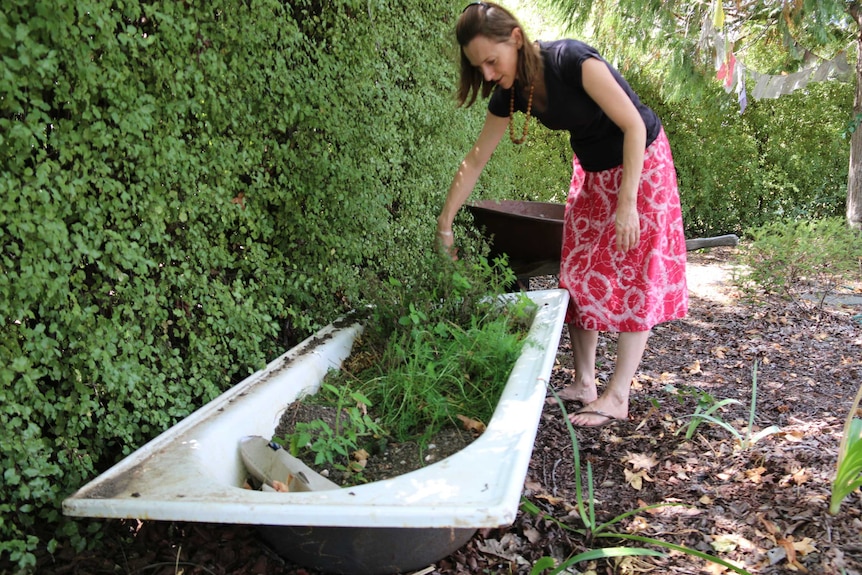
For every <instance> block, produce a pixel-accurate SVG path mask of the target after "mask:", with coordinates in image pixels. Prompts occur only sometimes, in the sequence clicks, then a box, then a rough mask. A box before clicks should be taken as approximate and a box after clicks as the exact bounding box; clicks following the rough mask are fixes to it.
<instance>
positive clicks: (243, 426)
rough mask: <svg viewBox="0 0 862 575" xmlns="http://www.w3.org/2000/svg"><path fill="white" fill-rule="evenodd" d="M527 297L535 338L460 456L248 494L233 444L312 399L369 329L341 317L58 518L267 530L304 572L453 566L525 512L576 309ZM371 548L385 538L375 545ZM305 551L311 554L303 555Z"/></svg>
mask: <svg viewBox="0 0 862 575" xmlns="http://www.w3.org/2000/svg"><path fill="white" fill-rule="evenodd" d="M526 295H527V296H529V297H530V298H531V299H532V300H533V301H534V302H535V303H536V304H538V308H537V312H536V314H535V316H534V318H533V322H532V325H531V328H530V331H529V334H528V338H527V342H526V344H525V345H524V348H523V351H522V353H521V356H520V357H519V359H518V360H517V362H516V364H515V366H514V368H513V369H512V372H511V375H510V377H509V379H508V381H507V383H506V386H505V388H504V390H503V393H502V397H501V399H500V402H499V404H498V406H497V408H496V410H495V412H494V415H493V417H492V419H491V421H490V422H489V423H488V427H487V430H486V431H485V433H484V434H482V436H481V437H479V438H478V439H477V440H476V441H474V442H473V443H472V444H471V445H469V446H468V447H467V448H466V449H464V450H462V451H461V452H459V453H456V454H454V455H452V456H450V457H448V458H446V459H443V460H441V461H439V462H437V463H434V464H433V465H430V466H428V467H425V468H422V469H419V470H417V471H414V472H411V473H408V474H405V475H402V476H399V477H396V478H393V479H389V480H385V481H378V482H374V483H369V484H366V485H361V486H357V487H350V488H344V489H338V490H333V491H316V492H299V493H273V492H263V491H251V490H247V489H243V488H242V485H243V483H244V481H245V479H246V476H247V472H246V469H245V467H244V465H243V463H242V459H241V457H240V455H239V449H238V443H239V440H240V439H241V438H243V437H245V436H249V435H260V436H263V437H271V436H272V435H273V433H274V431H275V427H276V426H277V425H278V423H279V420H280V417H281V415H282V413H283V412H284V410H285V408H286V407H287V405H289V404H290V403H291V402H292V401H293V400H294V399H296V398H297V397H298V396H300V395H301V394H304V393H314V392H315V391H316V390H317V389H318V387H319V385H320V382H321V381H322V379H323V377H324V376H325V375H326V373H327V372H328V371H329V370H330V369H335V368H338V366H339V365H340V364H341V362H342V360H343V359H344V358H345V357H347V355H348V354H349V353H350V348H351V345H352V342H353V340H354V338H355V337H356V336H357V335H358V334H359V333H360V332H361V330H362V328H361V326H359V325H357V324H350V323H349V322H347V321H346V320H343V321H341V322H336V323H334V324H332V325H330V326H327V327H326V328H324V329H323V330H321V331H320V332H318V333H317V334H315V335H314V336H312V337H311V338H309V339H307V340H306V341H304V342H302V343H301V344H300V345H298V346H296V347H295V348H293V349H291V350H290V351H288V352H287V353H285V354H284V355H282V356H281V357H279V358H278V359H276V360H274V361H273V362H271V363H270V364H269V365H268V366H267V367H266V368H265V369H263V370H261V371H259V372H257V373H255V374H253V375H251V376H250V377H248V378H247V379H245V380H244V381H242V382H240V383H239V384H237V385H236V386H234V387H233V388H231V389H230V390H228V391H226V392H225V393H223V394H222V395H220V396H219V397H217V398H216V399H214V400H213V401H211V402H210V403H208V404H207V405H205V406H204V407H202V408H201V409H199V410H198V411H196V412H194V413H193V414H191V415H190V416H189V417H187V418H186V419H184V420H183V421H181V422H180V423H178V424H177V425H175V426H173V427H172V428H170V429H168V430H167V431H165V432H164V433H162V434H161V435H159V436H158V437H156V438H155V439H153V440H152V441H150V442H149V443H147V444H146V445H144V446H143V447H141V448H140V449H138V450H137V451H135V452H134V453H132V454H131V455H129V456H128V457H126V458H125V459H124V460H123V461H121V462H120V463H118V464H117V465H115V466H114V467H112V468H111V469H109V470H108V471H106V472H105V473H103V474H102V475H100V476H99V477H97V478H96V479H94V480H93V481H91V482H90V483H88V484H87V485H85V486H84V487H82V488H81V489H80V490H79V491H78V492H76V493H75V494H73V495H72V496H70V497H69V498H68V499H66V500H65V501H64V502H63V513H64V514H66V515H70V516H77V517H105V518H139V519H149V520H175V521H198V522H207V523H238V524H249V525H256V526H268V527H266V528H264V529H263V530H262V532H263V534H264V537H265V538H266V539H267V540H268V541H269V542H270V543H271V544H273V545H274V546H275V547H276V548H277V550H278V551H279V552H280V553H282V554H284V555H286V556H288V557H289V558H292V559H294V560H297V562H304V563H306V564H307V563H309V562H310V561H312V560H314V557H316V556H319V555H325V556H329V555H331V554H334V555H338V554H339V552H341V551H343V552H344V553H346V556H345V557H344V558H342V559H337V560H333V561H335V563H332V564H329V563H327V564H323V565H321V564H315V565H309V566H312V567H316V568H323V569H326V570H328V571H331V572H342V573H386V572H392V571H396V570H407V569H412V568H414V567H413V566H411V565H412V564H413V563H416V564H417V565H418V566H422V565H427V564H428V563H430V562H433V561H436V560H437V559H440V558H442V557H445V556H446V555H448V554H449V553H451V552H452V551H454V550H455V549H457V548H458V547H460V546H461V545H463V544H464V543H465V542H466V541H467V540H468V539H469V538H470V536H471V535H472V534H473V532H475V530H476V529H477V528H479V527H497V526H502V525H509V524H511V523H512V522H513V521H514V519H515V516H516V513H517V510H518V505H519V502H520V496H521V490H522V487H523V482H524V478H525V476H526V473H527V467H528V465H529V461H530V454H531V452H532V447H533V441H534V439H535V435H536V428H537V426H538V422H539V418H540V415H541V412H542V406H543V404H544V400H545V396H546V384H547V382H548V379H549V378H550V373H551V369H552V367H553V365H554V361H555V358H556V351H557V346H558V344H559V338H560V333H561V330H562V326H563V319H564V315H565V310H566V306H567V304H568V293H567V292H566V291H564V290H545V291H535V292H526ZM278 526H284V527H283V528H279V527H278ZM317 528H320V529H317ZM303 537H304V538H305V541H303V540H302V539H303ZM321 538H331V539H332V543H331V544H330V545H331V546H332V549H323V550H322V548H321V547H320V545H321V543H320V540H321ZM368 538H371V539H375V540H378V541H381V542H382V544H381V545H379V547H380V549H379V550H377V551H375V550H374V549H373V548H374V547H375V545H374V544H372V543H370V542H369V541H367V540H366V539H368ZM309 541H310V542H312V543H311V545H312V547H308V546H306V547H305V551H303V545H305V544H306V543H308V542H309ZM435 541H437V542H438V543H439V544H438V543H435ZM354 545H355V546H356V548H357V549H355V550H351V549H350V548H351V547H352V546H354ZM416 545H418V546H419V548H417V547H416ZM399 547H401V548H403V549H400V550H399V549H398V548H399ZM363 548H364V549H366V550H365V551H362V549H363ZM423 549H424V550H425V551H427V552H425V551H423ZM407 550H409V551H410V553H409V554H408V555H409V560H408V563H407V564H405V563H404V562H403V558H402V559H401V562H398V561H399V559H398V558H397V557H395V555H396V554H397V553H398V552H399V551H400V552H401V553H403V552H404V551H407ZM357 553H366V554H370V555H374V556H373V557H372V556H369V557H357V556H356V554H357ZM380 553H382V554H383V557H377V556H376V555H379V554H380ZM309 554H310V555H311V557H306V555H309ZM342 563H345V564H346V563H350V564H352V566H350V567H344V568H342V567H339V565H341V564H342Z"/></svg>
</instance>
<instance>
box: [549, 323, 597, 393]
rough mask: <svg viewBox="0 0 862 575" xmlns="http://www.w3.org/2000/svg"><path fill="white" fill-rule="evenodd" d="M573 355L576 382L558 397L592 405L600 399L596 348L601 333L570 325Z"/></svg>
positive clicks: (563, 390) (564, 389)
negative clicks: (597, 388)
mask: <svg viewBox="0 0 862 575" xmlns="http://www.w3.org/2000/svg"><path fill="white" fill-rule="evenodd" d="M569 338H570V339H571V342H572V355H573V356H574V358H575V381H574V382H573V383H572V384H571V385H567V386H566V387H565V388H563V389H562V390H561V391H560V392H559V393H558V395H559V396H560V397H561V398H562V399H565V400H567V401H580V402H581V403H584V404H586V403H590V402H591V401H595V400H596V398H597V397H598V392H597V391H596V347H597V346H598V343H599V332H597V331H588V330H584V329H578V328H576V327H575V326H574V325H572V324H569Z"/></svg>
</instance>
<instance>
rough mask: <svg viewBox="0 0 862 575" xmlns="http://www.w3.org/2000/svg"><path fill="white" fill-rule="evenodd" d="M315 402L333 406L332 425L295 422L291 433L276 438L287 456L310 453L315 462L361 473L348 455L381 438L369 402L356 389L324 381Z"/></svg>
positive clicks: (321, 422) (322, 422)
mask: <svg viewBox="0 0 862 575" xmlns="http://www.w3.org/2000/svg"><path fill="white" fill-rule="evenodd" d="M318 396H319V397H316V398H315V403H328V404H334V406H335V417H334V422H333V424H332V425H330V424H329V423H327V422H326V421H324V420H322V419H317V420H314V421H309V422H304V421H303V422H298V423H297V424H296V427H295V429H294V432H293V433H292V434H290V435H289V436H287V437H285V438H283V439H281V440H279V439H276V441H278V442H279V443H281V444H282V445H284V446H285V447H286V448H287V449H288V451H289V452H290V454H291V455H293V456H299V455H301V454H302V452H303V451H307V452H309V453H311V454H312V456H313V461H314V464H315V465H322V464H329V465H332V466H333V467H335V468H337V469H341V470H343V471H352V472H361V471H362V468H361V466H359V465H357V464H356V462H355V461H354V460H353V458H352V454H353V453H354V452H356V451H358V450H359V449H361V448H364V447H365V446H367V445H368V444H369V443H371V442H376V441H381V440H385V435H386V433H385V431H384V430H383V428H381V427H380V425H378V424H377V422H375V421H374V420H373V419H372V418H371V417H370V416H369V415H368V407H370V406H371V402H370V401H369V400H368V398H366V397H365V396H364V395H362V394H361V393H359V392H358V391H351V390H349V389H347V388H345V387H336V386H334V385H332V384H330V383H326V382H324V383H323V385H322V389H321V391H320V392H318Z"/></svg>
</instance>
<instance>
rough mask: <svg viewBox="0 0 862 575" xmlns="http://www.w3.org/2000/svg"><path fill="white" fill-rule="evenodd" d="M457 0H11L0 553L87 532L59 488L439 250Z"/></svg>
mask: <svg viewBox="0 0 862 575" xmlns="http://www.w3.org/2000/svg"><path fill="white" fill-rule="evenodd" d="M462 7H463V1H461V0H459V1H458V2H450V1H444V2H432V3H429V2H425V1H423V0H398V1H397V2H395V1H387V0H314V1H312V0H295V1H291V2H284V1H278V0H246V1H244V2H209V1H206V2H204V1H197V0H193V1H181V0H166V1H162V2H155V1H138V0H100V1H98V2H97V1H82V0H76V1H74V2H73V1H71V0H44V1H39V2H32V1H31V0H4V4H3V10H2V11H0V56H2V64H0V162H2V167H3V169H2V172H0V178H2V180H0V192H2V198H3V202H2V203H0V327H2V329H0V429H2V435H0V467H2V470H3V473H2V477H3V479H2V481H0V502H2V503H0V561H4V562H5V561H9V562H10V563H11V564H12V565H18V566H19V567H26V566H28V565H32V562H33V553H34V552H36V551H37V550H38V549H40V548H44V547H45V546H47V548H48V550H49V551H52V550H54V549H55V548H56V547H57V546H58V545H66V544H72V545H76V546H79V547H80V546H83V545H85V544H86V541H87V539H88V538H90V539H92V538H93V537H96V536H97V535H92V534H91V535H88V534H87V533H86V529H84V528H83V527H84V526H85V525H87V522H86V521H71V520H64V519H63V518H62V517H61V515H60V503H61V501H62V499H63V498H64V497H65V496H67V495H69V494H70V493H71V492H72V491H74V490H75V489H76V488H77V487H79V486H80V485H82V484H83V483H85V482H86V481H88V480H89V479H91V478H92V477H93V476H95V475H96V474H97V473H98V472H101V471H103V470H105V469H106V468H107V467H109V466H110V465H111V464H112V463H114V462H115V461H116V460H117V459H118V458H120V457H121V456H123V455H124V454H128V453H130V452H131V451H132V450H134V449H135V448H137V447H138V446H140V445H141V444H143V443H144V442H145V441H146V440H148V439H149V438H151V437H153V436H155V435H156V434H158V433H159V432H161V431H162V430H164V429H166V428H167V427H169V426H170V425H171V424H173V423H174V422H176V421H177V420H178V419H181V418H182V417H183V416H184V415H186V414H188V413H190V412H191V411H193V410H194V409H195V408H197V407H198V406H200V405H202V404H203V403H205V402H206V401H208V400H209V399H211V398H213V397H214V396H216V395H217V394H219V393H220V392H221V391H223V390H224V389H226V388H227V387H228V386H230V385H231V384H233V383H236V382H237V381H238V380H240V379H242V378H243V377H245V376H246V375H248V374H249V373H251V372H253V371H254V370H256V369H258V368H260V367H262V366H263V365H264V363H265V362H266V361H267V360H270V359H272V358H273V357H274V356H275V355H277V354H278V353H280V352H281V351H283V350H285V349H287V348H289V347H291V346H292V345H294V344H295V343H297V342H298V341H299V340H301V339H303V338H304V337H306V336H307V335H309V334H310V333H311V332H312V331H313V330H314V329H315V328H317V327H319V326H321V325H324V324H326V323H328V322H329V321H331V320H332V319H334V318H335V317H336V316H337V315H339V314H340V313H343V312H344V311H345V310H346V309H349V308H352V307H354V306H356V305H358V304H359V303H360V302H361V300H362V294H363V289H364V283H363V276H364V274H367V273H374V274H379V275H383V274H386V273H387V272H389V271H392V270H399V271H401V272H404V271H408V272H409V264H410V262H415V261H417V258H416V257H415V254H417V253H420V252H422V251H427V250H428V249H429V248H430V246H431V242H432V239H433V230H434V223H435V218H436V215H437V211H438V210H439V206H440V204H441V202H442V198H443V196H444V194H445V192H446V189H447V187H448V184H449V181H450V179H451V177H452V174H453V173H454V170H455V168H456V167H457V163H458V162H459V161H460V158H461V156H462V155H463V153H464V152H465V151H466V149H467V147H468V145H469V143H470V142H471V141H472V139H473V138H474V137H475V135H476V133H477V132H478V127H479V123H480V122H481V119H482V117H483V115H484V112H483V111H482V110H480V109H479V108H481V106H477V107H476V109H475V110H472V111H463V110H457V109H456V108H455V100H454V96H453V94H454V85H455V81H456V73H457V67H456V64H455V59H454V55H455V53H456V51H455V50H456V48H455V45H454V40H453V34H452V28H453V26H454V22H455V18H456V17H457V15H458V13H459V12H460V9H461V8H462ZM97 524H98V522H94V523H93V525H97Z"/></svg>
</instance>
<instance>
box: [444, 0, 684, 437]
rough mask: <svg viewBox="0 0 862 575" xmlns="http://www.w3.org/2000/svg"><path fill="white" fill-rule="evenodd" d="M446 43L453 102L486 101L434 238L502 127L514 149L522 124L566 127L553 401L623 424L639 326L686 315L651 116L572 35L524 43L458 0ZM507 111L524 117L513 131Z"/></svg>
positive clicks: (497, 10)
mask: <svg viewBox="0 0 862 575" xmlns="http://www.w3.org/2000/svg"><path fill="white" fill-rule="evenodd" d="M456 36H457V39H458V43H459V45H460V46H461V73H460V87H459V92H458V98H459V103H460V105H467V106H471V105H472V104H473V103H474V102H475V101H476V98H477V96H478V95H479V94H480V93H481V95H482V97H483V98H485V97H488V96H489V95H490V100H489V102H488V114H487V116H486V118H485V124H484V127H483V128H482V131H481V133H480V134H479V137H478V139H477V140H476V143H475V145H474V146H473V148H472V149H471V150H470V151H469V152H468V153H467V156H466V157H465V158H464V161H463V162H462V163H461V166H460V168H459V170H458V171H457V173H456V174H455V177H454V179H453V181H452V185H451V187H450V188H449V192H448V194H447V196H446V201H445V203H444V205H443V209H442V210H441V213H440V216H439V217H438V220H437V240H438V242H439V243H440V244H441V245H442V246H443V247H444V248H445V249H447V250H452V249H453V240H454V237H453V232H452V222H453V220H454V219H455V214H456V213H457V211H458V210H459V209H460V207H461V206H462V205H463V204H464V202H465V201H466V200H467V198H468V197H469V195H470V193H471V192H472V190H473V188H474V186H475V185H476V181H477V180H478V178H479V174H480V173H481V172H482V169H483V168H484V167H485V164H486V163H487V162H488V159H489V158H490V157H491V154H492V153H493V151H494V149H495V148H496V147H497V144H498V143H499V142H500V140H501V139H502V138H503V136H504V134H505V133H506V131H507V129H508V132H509V137H510V139H511V140H512V142H514V143H516V144H520V143H522V142H523V141H524V140H526V138H527V135H528V132H529V122H530V119H531V117H535V118H537V119H538V120H539V121H541V122H542V123H543V124H544V125H545V126H547V127H548V128H551V129H559V130H567V131H569V132H570V142H571V145H572V149H573V151H574V158H573V162H572V164H573V172H574V173H573V176H572V183H571V187H570V188H569V195H568V199H567V201H566V210H565V221H564V224H563V245H562V250H561V265H560V287H562V288H565V289H567V290H568V291H569V293H570V295H571V298H570V305H569V309H568V311H567V315H566V322H567V323H568V324H569V333H570V335H571V341H572V350H573V354H574V363H575V378H574V382H573V383H572V384H571V385H569V386H567V387H566V388H565V389H564V390H562V391H561V392H560V395H561V397H563V398H564V399H567V400H573V401H579V402H581V403H583V404H584V407H583V409H581V410H580V411H578V412H575V413H572V414H571V415H569V418H570V420H571V422H572V423H573V424H574V425H576V426H579V427H600V426H603V425H606V424H608V423H612V422H615V421H618V420H622V419H626V418H627V417H628V407H629V392H630V387H631V381H632V379H633V378H634V376H635V372H636V371H637V368H638V365H639V364H640V361H641V358H642V357H643V352H644V349H645V348H646V343H647V338H648V336H649V332H650V329H651V328H652V327H653V326H654V325H656V324H658V323H661V322H664V321H669V320H673V319H678V318H681V317H683V316H685V314H686V312H687V310H688V289H687V287H686V282H685V238H684V236H683V228H682V215H681V211H680V205H679V194H678V191H677V183H676V172H675V169H674V166H673V159H672V157H671V152H670V146H669V145H668V141H667V138H666V136H665V134H664V130H663V129H662V126H661V121H660V120H659V118H658V117H657V116H656V114H655V113H654V112H653V111H652V110H650V109H649V108H648V107H647V106H645V105H643V104H642V103H641V102H640V99H639V98H638V96H637V95H636V94H635V93H634V91H632V89H631V87H630V86H629V85H628V83H627V82H626V81H625V80H624V79H623V78H622V76H621V75H620V74H619V72H618V71H617V70H615V69H614V68H612V67H611V66H610V65H609V64H608V63H607V62H605V61H604V60H603V59H602V58H601V56H599V54H598V52H596V50H595V49H594V48H592V47H590V46H588V45H586V44H584V43H582V42H578V41H575V40H559V41H555V42H539V43H535V44H534V43H531V42H530V41H529V40H528V38H527V35H526V34H525V33H524V30H523V28H522V27H521V25H520V24H519V23H518V21H517V20H516V19H515V17H514V16H513V15H512V14H511V13H510V12H508V11H507V10H506V9H505V8H503V7H501V6H498V5H497V4H493V3H491V2H474V3H472V4H470V5H468V6H467V7H466V8H465V9H464V11H463V12H462V13H461V16H460V18H459V19H458V23H457V26H456ZM495 88H496V89H495ZM515 110H518V111H521V112H524V113H525V114H526V116H525V123H524V125H523V128H522V129H521V130H520V131H518V130H516V129H515V127H514V123H513V121H512V120H513V118H512V115H513V114H514V111H515ZM518 132H520V133H518ZM599 331H611V332H618V333H619V339H618V343H617V361H616V366H615V369H614V373H613V375H612V377H611V379H610V381H609V382H608V384H607V386H606V388H605V390H604V392H603V393H602V395H601V397H599V396H598V391H597V389H596V380H595V364H596V347H597V344H598V332H599Z"/></svg>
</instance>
